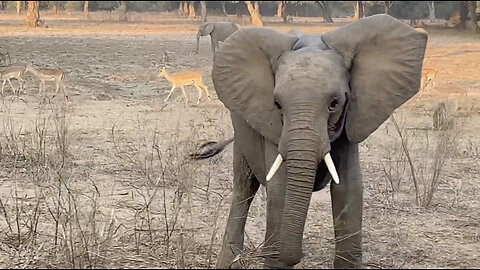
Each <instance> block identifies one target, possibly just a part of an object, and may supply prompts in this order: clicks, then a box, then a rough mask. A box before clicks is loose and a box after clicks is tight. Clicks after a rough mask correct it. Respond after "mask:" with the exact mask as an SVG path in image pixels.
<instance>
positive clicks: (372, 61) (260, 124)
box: [194, 14, 427, 268]
mask: <svg viewBox="0 0 480 270" xmlns="http://www.w3.org/2000/svg"><path fill="white" fill-rule="evenodd" d="M426 43H427V34H426V33H422V32H418V31H415V29H413V28H412V27H410V26H408V25H406V24H404V23H402V22H400V21H398V20H397V19H395V18H393V17H391V16H389V15H386V14H381V15H374V16H370V17H367V18H363V19H360V20H358V21H355V22H352V23H349V24H347V25H345V26H343V27H341V28H339V29H336V30H333V31H330V32H327V33H324V34H322V35H318V36H316V35H301V34H300V35H297V34H293V35H292V34H291V35H285V34H281V33H278V32H276V31H274V30H271V29H265V28H249V29H241V30H239V31H237V32H236V33H234V34H233V35H232V36H231V37H230V38H229V39H228V40H227V41H225V43H224V44H223V46H222V47H221V48H220V49H219V50H218V51H217V52H216V54H215V59H214V65H213V70H212V78H213V84H214V86H215V89H216V91H217V94H218V98H219V99H220V100H221V101H222V102H223V103H224V105H225V106H226V107H227V108H228V109H229V110H230V113H231V119H232V124H233V128H234V146H233V147H234V148H233V168H234V169H233V173H234V177H233V178H234V179H233V193H232V204H231V208H230V214H229V218H228V221H227V226H226V229H225V234H224V240H223V247H222V251H221V254H220V255H219V261H218V263H217V266H218V267H220V268H228V267H231V266H234V267H236V266H239V265H236V264H238V262H237V261H238V260H235V258H236V256H237V255H238V254H239V253H240V252H241V251H242V249H243V245H244V243H243V240H244V230H245V222H246V217H247V214H248V209H249V207H250V203H251V202H252V200H253V197H254V196H255V193H256V191H257V190H258V188H259V186H260V184H262V185H265V186H266V191H267V229H266V235H265V243H264V248H263V252H264V257H265V261H264V263H265V267H267V268H291V267H293V266H294V265H296V264H297V263H299V262H300V260H301V258H302V238H303V230H304V226H305V220H306V216H307V212H308V208H309V203H310V199H311V195H312V192H313V191H318V190H320V189H322V188H324V187H325V186H326V185H327V184H328V183H329V182H330V180H331V179H333V180H334V182H336V183H331V184H330V190H331V200H332V212H333V220H334V224H333V227H334V232H335V239H336V241H335V259H334V262H333V266H334V267H335V268H359V267H361V263H362V238H361V237H362V202H363V187H362V186H363V184H362V175H361V170H360V162H359V153H358V144H359V143H360V142H362V141H363V140H365V139H366V138H367V137H368V136H369V135H370V134H371V133H372V132H374V131H375V130H376V129H377V128H378V127H379V126H380V125H381V124H382V123H383V122H384V121H385V120H387V119H388V117H389V116H390V115H391V114H392V113H393V111H394V110H395V109H396V108H398V107H399V106H401V105H402V104H403V103H404V102H406V101H407V100H408V99H410V98H411V97H412V96H414V95H415V94H416V93H417V92H418V89H419V85H420V77H421V70H422V61H423V57H424V53H425V48H426ZM226 143H229V141H225V142H220V143H217V144H213V145H212V144H211V143H210V144H209V150H208V151H203V153H201V151H199V152H197V154H196V155H194V156H195V158H197V159H200V158H204V157H208V156H212V155H215V154H217V153H218V152H219V150H218V149H220V148H223V147H225V144H226ZM214 148H218V149H214ZM272 164H273V165H272ZM269 168H271V169H269ZM337 169H338V170H337ZM232 263H233V265H232Z"/></svg>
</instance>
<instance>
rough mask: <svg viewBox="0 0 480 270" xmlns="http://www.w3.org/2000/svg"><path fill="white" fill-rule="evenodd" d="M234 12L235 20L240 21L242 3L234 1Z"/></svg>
mask: <svg viewBox="0 0 480 270" xmlns="http://www.w3.org/2000/svg"><path fill="white" fill-rule="evenodd" d="M235 12H236V13H237V18H238V19H240V18H241V17H242V15H243V12H242V1H236V3H235Z"/></svg>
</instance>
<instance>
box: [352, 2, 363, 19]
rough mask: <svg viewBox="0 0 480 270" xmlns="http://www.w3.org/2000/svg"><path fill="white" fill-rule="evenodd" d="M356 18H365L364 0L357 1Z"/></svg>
mask: <svg viewBox="0 0 480 270" xmlns="http://www.w3.org/2000/svg"><path fill="white" fill-rule="evenodd" d="M354 18H355V19H357V20H358V19H360V18H363V2H362V1H357V3H356V4H355V17H354Z"/></svg>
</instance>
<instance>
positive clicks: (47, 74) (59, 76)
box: [25, 65, 67, 96]
mask: <svg viewBox="0 0 480 270" xmlns="http://www.w3.org/2000/svg"><path fill="white" fill-rule="evenodd" d="M25 71H26V72H30V73H32V74H33V75H35V77H37V78H38V79H39V80H40V85H39V86H38V94H40V93H41V92H42V85H43V93H44V94H45V88H46V85H45V81H55V84H56V86H57V89H56V90H55V93H58V89H59V88H60V86H61V87H62V88H63V94H64V95H65V96H66V95H67V93H66V90H65V84H64V83H63V79H64V78H65V73H64V72H63V70H61V69H58V68H38V69H37V68H35V67H33V66H32V65H27V66H26V68H25Z"/></svg>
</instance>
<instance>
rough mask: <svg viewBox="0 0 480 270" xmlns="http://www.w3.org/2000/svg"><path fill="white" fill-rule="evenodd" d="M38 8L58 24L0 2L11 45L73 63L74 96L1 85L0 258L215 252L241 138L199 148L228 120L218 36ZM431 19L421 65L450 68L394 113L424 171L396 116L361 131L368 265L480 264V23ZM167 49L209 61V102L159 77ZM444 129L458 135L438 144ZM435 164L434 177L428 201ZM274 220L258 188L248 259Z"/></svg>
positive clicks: (326, 230) (193, 261) (172, 20)
mask: <svg viewBox="0 0 480 270" xmlns="http://www.w3.org/2000/svg"><path fill="white" fill-rule="evenodd" d="M42 18H43V19H44V20H45V22H46V24H47V26H48V27H47V28H39V29H35V30H32V29H28V28H26V27H24V26H23V25H22V24H23V21H22V20H23V17H18V16H17V15H12V14H0V52H5V51H8V52H9V54H10V56H11V59H12V62H13V63H14V64H25V63H33V64H34V65H36V66H38V67H51V68H53V67H59V68H62V69H63V70H64V71H65V72H66V78H65V84H66V89H67V95H68V101H66V102H65V100H64V99H63V96H62V95H61V93H59V94H55V91H54V89H55V85H54V83H52V82H50V83H49V82H47V93H46V95H45V96H44V97H42V96H41V95H38V84H39V81H38V80H37V79H36V78H33V77H32V76H31V75H27V82H26V89H25V90H24V91H23V92H22V93H21V94H20V95H19V96H14V95H12V92H11V89H10V88H6V93H5V95H4V96H3V97H2V98H1V104H0V114H1V120H0V121H1V126H0V151H1V157H0V168H1V169H0V200H1V201H0V203H1V204H0V213H1V215H0V265H1V266H2V268H8V267H15V268H23V267H29V268H33V267H48V268H60V267H75V268H85V267H89V268H90V267H93V268H100V267H101V268H134V267H135V268H153V267H155V268H184V267H186V268H205V267H213V266H214V264H215V262H216V258H217V255H218V253H219V251H220V247H221V241H222V236H223V230H224V227H225V222H226V218H227V215H228V209H229V206H230V192H231V179H232V147H231V146H228V147H227V148H226V150H225V151H224V152H223V153H221V154H220V155H218V156H216V157H214V158H212V159H210V160H206V161H196V162H194V161H191V160H189V159H188V154H189V153H191V152H192V151H193V150H194V149H195V147H196V146H197V145H198V144H199V143H201V142H205V141H209V140H219V139H223V138H228V137H230V136H232V135H233V129H232V127H231V122H230V116H229V113H228V110H227V109H226V108H225V107H224V106H223V104H222V103H221V102H220V101H219V100H218V99H217V97H216V93H215V90H214V88H213V84H212V80H211V66H212V54H211V51H210V41H209V38H208V37H204V38H202V39H201V43H200V44H201V45H200V53H199V54H198V55H195V54H192V50H193V49H194V48H195V42H196V36H195V32H196V28H197V26H198V25H199V21H195V22H192V21H190V20H188V19H186V18H184V17H182V16H177V15H175V14H160V15H159V14H139V13H131V14H129V20H130V22H128V23H117V22H114V21H111V20H110V18H111V15H110V14H109V13H91V19H90V20H89V21H87V20H85V19H83V18H82V16H81V14H72V15H66V14H62V15H50V14H42ZM234 18H235V17H228V18H225V17H213V16H212V17H210V18H209V19H210V20H229V19H234ZM334 20H336V21H337V22H336V23H334V24H325V23H322V22H321V21H320V20H319V19H317V18H296V19H295V21H294V22H293V23H290V24H283V23H280V21H279V19H277V18H266V22H267V24H266V27H270V28H273V29H276V30H278V31H280V32H287V31H289V30H291V29H299V30H301V31H303V32H306V33H323V32H325V31H330V30H333V29H335V28H337V27H339V26H341V25H344V24H345V23H347V20H345V19H344V20H341V19H334ZM240 27H245V26H243V25H240ZM427 31H428V32H429V42H428V46H427V52H426V57H425V64H424V66H425V67H433V68H435V69H437V70H438V71H439V72H438V74H437V77H436V78H435V79H434V81H435V85H434V87H433V89H432V88H431V89H429V90H428V91H427V92H426V93H424V94H423V95H422V96H417V97H415V98H414V99H412V100H410V101H409V102H407V103H406V104H405V105H404V106H402V107H401V108H400V109H398V110H397V111H396V113H395V118H396V120H397V122H398V123H399V125H400V127H399V129H398V130H400V131H401V132H402V133H403V136H404V137H405V138H407V137H408V141H406V147H407V148H408V149H409V151H410V155H411V159H412V162H413V165H414V168H415V173H412V172H411V167H410V166H409V165H408V162H407V160H406V157H405V154H404V151H402V147H401V140H400V137H399V135H398V132H397V131H396V129H395V128H394V124H393V122H392V121H391V120H388V121H386V122H385V123H384V124H383V125H382V126H381V127H380V128H379V129H378V130H377V131H376V132H374V133H373V134H372V135H371V136H370V137H369V138H368V139H367V140H366V141H364V142H362V143H361V147H360V156H361V166H362V172H363V179H364V197H365V199H364V219H363V235H364V237H363V248H364V258H363V263H364V267H365V268H478V267H479V266H480V219H479V218H480V179H479V177H478V175H479V174H480V167H479V165H480V162H479V157H480V137H479V136H478V134H479V131H480V103H479V101H480V73H479V70H480V35H472V34H470V33H468V32H464V31H461V30H452V29H427ZM164 52H167V54H168V56H169V61H168V62H166V63H162V56H163V54H164ZM163 64H165V65H166V67H167V70H168V71H171V72H175V71H180V70H186V69H188V70H190V69H197V70H201V71H202V73H203V81H204V83H205V84H206V85H207V86H208V88H209V90H210V93H211V95H212V101H203V102H202V103H200V104H199V105H196V104H195V101H196V98H197V91H196V89H195V88H194V87H193V86H189V87H186V90H187V95H188V96H189V99H190V100H189V104H188V105H186V104H185V103H184V99H183V96H182V95H181V91H180V90H176V92H175V93H174V94H173V95H172V97H171V100H169V101H168V102H164V101H163V100H164V99H165V97H166V95H167V94H168V92H169V90H170V84H169V83H168V82H167V81H166V80H165V79H163V78H162V79H160V78H157V77H156V75H157V73H158V72H159V70H160V69H161V66H162V65H163ZM13 83H14V86H16V87H17V84H16V82H15V81H14V82H13ZM465 93H466V96H465ZM441 101H444V102H447V104H448V105H449V106H450V107H449V108H453V109H452V112H453V117H454V121H455V122H454V123H455V124H454V129H453V130H451V131H450V133H448V132H443V131H437V130H433V124H432V115H433V110H434V108H435V106H436V105H437V104H438V103H439V102H441ZM447 133H448V136H450V137H448V138H450V139H451V140H450V141H449V143H448V145H447V146H446V147H447V148H441V147H440V148H439V143H438V142H439V141H441V138H443V137H442V136H443V135H444V134H447ZM442 134H443V135H442ZM445 136H446V135H445ZM439 149H440V150H439ZM441 149H443V152H441V151H442V150H441ZM439 151H440V152H439ZM445 152H446V153H445ZM439 156H442V157H444V159H443V162H437V161H438V160H439V158H438V157H439ZM435 162H437V163H435ZM432 164H437V166H436V167H434V166H433V165H432ZM439 164H440V165H439ZM434 171H435V172H440V174H439V177H438V179H439V185H438V188H437V189H436V191H435V193H434V195H433V199H432V200H431V202H430V203H429V205H428V206H423V205H422V204H421V201H422V200H423V198H426V197H425V196H423V195H424V194H425V193H424V191H425V190H427V191H428V190H429V180H430V179H432V177H433V176H434V174H433V173H432V172H434ZM414 179H415V182H416V183H417V185H415V184H414ZM415 186H416V187H415ZM416 191H417V192H416ZM416 194H418V195H419V197H420V198H419V200H420V203H418V204H417V203H416ZM264 233H265V189H264V188H263V187H262V188H261V189H260V190H259V192H258V193H257V196H256V197H255V199H254V202H253V203H252V207H251V210H250V213H249V219H248V221H247V230H246V237H245V247H246V252H245V254H244V255H243V256H242V258H241V261H242V263H244V265H245V267H247V268H253V267H258V266H261V265H262V259H261V257H260V251H261V245H262V242H263V238H264ZM304 253H305V257H304V259H303V260H302V262H301V264H300V265H298V266H297V267H298V268H330V267H331V266H332V265H331V263H332V261H333V256H334V238H333V229H332V218H331V206H330V195H329V189H328V188H326V189H324V190H322V191H319V192H317V193H315V194H314V196H313V198H312V202H311V206H310V209H309V215H308V220H307V223H306V228H305V234H304Z"/></svg>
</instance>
